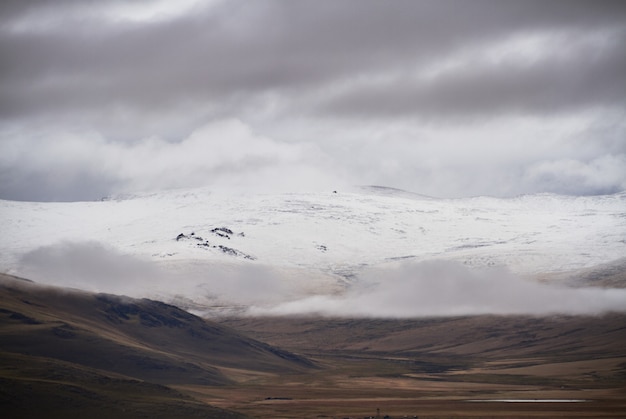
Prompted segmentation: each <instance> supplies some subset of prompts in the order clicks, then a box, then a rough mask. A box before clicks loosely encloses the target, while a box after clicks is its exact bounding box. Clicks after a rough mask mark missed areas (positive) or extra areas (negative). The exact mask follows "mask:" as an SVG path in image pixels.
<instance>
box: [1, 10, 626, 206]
mask: <svg viewBox="0 0 626 419" xmlns="http://www.w3.org/2000/svg"><path fill="white" fill-rule="evenodd" d="M625 45H626V7H625V6H623V2H621V1H596V2H590V1H573V0H572V1H549V2H546V1H521V0H520V1H510V2H498V1H484V0H472V1H449V0H438V1H391V2H380V1H341V2H331V1H254V2H241V1H222V0H214V1H206V2H204V1H194V0H181V1H178V2H168V1H163V0H153V1H144V2H140V1H132V2H128V1H118V0H110V1H98V2H96V1H78V0H61V1H58V2H47V1H33V2H18V1H6V2H2V3H1V4H0V56H2V57H3V58H2V60H1V62H0V176H2V178H3V180H5V179H8V181H7V182H6V183H4V182H3V183H4V186H2V185H0V197H4V198H20V199H35V200H37V199H78V198H82V199H90V198H92V197H93V196H95V195H98V196H99V195H106V194H109V193H114V192H116V191H117V192H119V191H124V190H128V189H130V188H134V187H154V186H155V185H158V184H159V182H162V181H163V180H164V179H166V180H167V181H166V182H165V183H167V185H168V186H196V185H198V184H199V181H198V180H199V179H205V182H209V183H211V182H213V181H214V179H222V178H224V177H226V176H227V175H228V176H230V175H231V174H232V172H233V170H239V169H241V170H243V171H244V172H246V174H245V175H244V177H247V178H249V179H253V178H254V176H253V175H252V174H251V173H252V171H253V169H254V167H253V166H254V164H252V163H250V164H248V165H245V164H244V163H245V162H250V159H245V158H243V159H240V158H237V159H236V160H237V162H239V163H240V164H239V165H234V166H233V165H228V164H226V165H222V166H219V165H216V164H210V165H209V166H210V167H211V170H206V169H205V168H204V164H205V163H204V162H202V161H196V163H195V164H196V166H195V167H191V166H190V164H189V163H188V162H187V160H188V159H186V158H184V157H182V156H179V154H180V153H174V154H175V155H176V156H178V157H179V158H180V160H178V161H174V160H173V159H172V160H171V162H170V165H171V167H176V166H177V165H178V166H180V165H181V164H185V165H186V166H185V167H187V169H188V170H186V171H185V173H183V174H181V175H180V176H178V177H177V178H176V180H175V181H171V180H170V179H171V176H167V175H166V174H167V173H169V172H168V170H166V171H165V172H163V173H160V172H158V169H159V168H163V165H162V164H161V165H159V164H154V165H153V162H152V161H142V164H143V165H145V166H146V168H145V170H144V171H143V172H141V173H137V170H136V168H134V167H133V165H136V164H137V163H136V160H135V159H137V158H141V157H142V156H144V155H145V153H143V154H142V153H138V150H144V149H146V148H150V149H152V148H154V147H156V146H155V144H156V145H158V146H159V147H160V151H157V150H153V152H151V153H148V154H149V155H150V156H152V157H154V156H155V155H160V156H164V155H166V154H167V153H168V151H171V147H172V146H171V145H170V144H171V143H178V144H180V150H187V151H189V150H193V152H198V151H203V152H207V153H209V152H210V153H211V154H212V155H213V154H215V153H217V154H219V155H220V156H221V159H222V160H224V161H226V162H229V161H230V160H229V159H231V157H232V156H230V155H226V154H225V153H224V152H222V151H220V150H221V149H222V148H223V147H224V144H225V143H227V142H228V135H229V134H230V131H228V130H226V131H225V132H224V137H223V138H222V139H221V140H219V141H218V140H216V139H215V137H216V136H215V135H212V136H209V137H210V138H208V139H206V140H203V141H204V144H203V146H202V147H200V146H198V144H196V142H194V141H195V140H193V141H192V140H190V139H191V138H193V136H194V133H195V132H197V131H198V130H202V129H203V127H206V126H207V125H210V124H213V123H215V124H217V125H218V126H220V124H223V122H224V121H233V120H236V121H240V122H241V123H242V124H243V125H245V126H246V127H248V129H249V130H250V131H251V133H252V134H251V135H250V136H249V138H248V141H247V142H245V145H244V146H243V147H242V148H240V149H241V150H245V149H247V148H249V147H252V145H253V144H257V143H258V142H259V140H258V139H259V138H263V139H264V140H263V141H265V140H268V141H269V142H270V143H271V144H273V145H272V147H271V148H272V151H271V152H270V153H269V154H264V153H256V154H255V155H254V156H255V159H256V158H258V160H259V161H260V162H261V163H259V164H257V166H261V167H262V168H264V169H267V168H268V167H269V166H271V165H275V166H276V167H282V168H284V169H289V170H291V169H292V168H293V167H294V165H296V166H298V165H302V164H303V163H304V165H305V166H307V167H311V168H312V169H311V170H307V172H306V177H307V178H316V177H321V176H318V174H319V173H326V174H329V176H335V177H336V178H337V182H340V181H348V182H354V183H375V184H379V183H385V184H389V185H391V186H397V187H403V188H408V189H413V190H418V191H420V192H425V193H428V192H431V191H429V190H426V188H427V187H428V185H434V184H435V183H437V185H436V186H432V188H433V189H435V190H438V191H443V194H445V195H457V194H459V193H479V194H507V193H524V192H536V191H545V190H546V189H545V188H552V189H551V191H554V192H565V193H585V194H586V193H602V192H603V191H609V190H619V189H620V188H622V187H623V185H624V184H626V173H623V171H621V172H620V171H619V170H615V168H614V166H615V164H614V162H615V161H621V160H623V159H624V151H623V150H622V151H618V152H616V151H614V150H608V149H605V148H603V147H602V145H601V144H604V143H605V138H604V136H603V137H601V138H599V137H594V138H591V137H589V139H588V140H586V141H587V143H588V142H590V141H591V142H593V144H594V145H593V146H587V151H588V152H587V153H586V154H585V155H584V156H581V155H580V154H581V153H580V152H579V151H578V149H577V147H578V145H576V144H574V142H575V141H574V142H572V141H569V140H564V138H566V137H567V136H568V135H569V136H572V137H576V138H578V137H580V131H588V130H591V129H594V130H596V131H595V132H599V131H598V129H604V130H605V131H606V132H605V134H603V135H607V136H609V137H612V138H617V140H615V141H617V142H619V143H621V144H623V143H624V137H623V132H624V127H623V122H614V121H623V120H624V118H623V115H624V113H626V100H625V99H624V98H625V97H626V87H625V86H626V76H624V75H625V74H626V47H625ZM592 113H593V115H592V116H589V115H591V114H592ZM518 117H530V118H534V121H532V124H530V125H533V124H534V125H542V124H544V125H545V127H547V128H545V129H530V130H529V129H528V128H527V126H528V125H529V124H526V123H525V121H522V122H519V121H517V122H515V123H516V124H521V125H514V124H511V131H515V132H517V133H519V134H517V135H518V136H519V138H518V139H516V140H511V139H507V140H506V141H511V142H513V141H528V142H530V144H529V147H535V148H538V149H541V148H542V147H543V146H541V145H539V144H538V142H539V141H544V142H546V138H547V137H541V138H540V137H539V136H537V137H535V135H540V136H544V135H546V133H545V131H550V132H549V133H548V134H549V141H547V142H548V143H549V144H552V149H549V150H547V152H546V154H545V155H542V154H540V153H537V154H536V155H534V156H532V158H531V157H529V158H526V159H524V158H521V160H516V156H508V155H507V156H504V158H503V159H502V160H501V161H500V162H498V163H497V164H496V162H495V160H493V158H492V157H491V156H489V153H487V155H485V154H484V153H482V152H483V151H485V150H486V151H487V152H489V150H491V149H493V148H494V147H493V145H494V144H495V143H497V142H499V141H502V135H503V133H502V131H501V130H500V131H498V130H490V127H491V125H490V124H494V123H495V124H501V123H502V122H501V121H503V120H506V119H507V118H518ZM578 119H581V120H585V121H587V122H588V123H589V125H590V126H588V127H576V130H578V131H579V132H578V133H575V135H572V131H573V129H572V127H571V126H572V125H573V124H574V123H572V121H574V120H578ZM494 121H495V122H494ZM563 121H565V122H563ZM428 124H435V125H433V126H429V125H428ZM559 124H561V125H559ZM227 125H228V124H227ZM534 125H533V126H534ZM574 125H575V124H574ZM591 125H593V126H591ZM611 125H615V128H614V129H609V128H606V127H609V126H611ZM423 126H429V127H431V128H432V127H434V128H435V129H434V130H431V132H429V133H427V134H424V133H423V132H422V128H423ZM556 126H559V128H555V127H556ZM477 127H478V128H477ZM597 127H600V128H597ZM602 127H604V128H602ZM429 129H430V128H429ZM450 129H452V130H453V131H455V132H458V133H461V134H463V136H464V137H465V134H468V137H473V139H471V140H469V139H467V138H463V140H462V141H465V142H475V147H470V150H477V151H479V152H480V154H476V155H473V156H472V158H473V160H474V161H475V164H476V166H475V167H473V168H471V167H469V168H468V167H466V166H463V167H460V166H459V165H457V162H456V161H455V160H454V159H455V157H454V156H452V157H450V156H449V154H448V153H449V151H448V150H449V147H448V148H446V147H443V146H434V145H433V144H434V143H439V144H449V141H448V140H447V139H446V138H447V137H448V136H449V135H450V132H448V131H449V130H450ZM589 132H590V131H589ZM390 133H391V134H393V136H391V137H390V136H389V135H390ZM477 133H480V136H481V138H478V137H479V134H477ZM523 134H527V135H526V137H525V138H524V139H522V136H523ZM67 136H71V137H78V138H80V139H81V140H80V141H82V142H83V143H85V144H87V145H91V146H92V148H93V150H98V151H97V152H98V153H100V156H101V158H100V160H98V159H95V160H94V159H93V158H91V157H89V156H88V155H86V154H85V153H84V152H81V153H78V154H77V153H75V152H74V150H73V147H75V146H76V144H77V142H76V141H74V142H69V143H68V142H67V141H65V138H66V137H67ZM357 136H360V137H358V138H357ZM506 137H509V135H506ZM407 138H410V145H411V146H410V147H409V146H408V145H405V144H404V143H405V142H406V141H407ZM155 139H156V140H155ZM458 141H461V140H458ZM190 142H191V143H194V145H193V146H189V143H190ZM294 143H297V146H301V150H300V155H301V156H313V157H312V159H309V160H306V159H307V158H308V157H302V158H301V159H294V158H287V159H284V158H276V155H282V156H284V155H285V154H290V153H291V152H290V151H285V150H286V149H289V148H290V146H291V145H293V144H294ZM424 143H427V144H424ZM57 144H58V146H57ZM129 144H130V145H129ZM390 144H395V145H398V144H400V145H401V146H399V148H392V147H391V148H390ZM79 148H80V147H79ZM512 148H516V146H513V147H512ZM305 149H307V150H305ZM591 149H592V150H591ZM51 150H53V151H54V152H53V153H52V155H54V156H59V157H60V160H61V161H63V162H65V164H58V163H57V162H56V161H54V160H53V159H52V157H49V158H45V156H44V155H42V154H41V153H43V152H44V151H46V152H49V151H51ZM229 150H230V149H229ZM279 150H283V151H284V152H283V151H279ZM311 150H312V152H310V151H311ZM554 150H562V151H563V154H562V155H555V153H554V152H553V151H554ZM407 151H408V152H407ZM94 152H95V151H92V154H93V153H94ZM425 152H426V153H437V156H436V158H431V159H430V161H438V162H440V163H438V164H437V165H432V166H428V164H426V165H424V163H423V162H424V161H425V160H424V159H421V160H420V165H419V167H416V164H415V159H414V157H415V156H416V155H417V154H418V153H419V155H420V156H424V154H423V153H425ZM220 153H221V154H220ZM291 154H292V155H293V153H291ZM381 155H384V156H385V157H386V158H385V160H384V161H383V160H382V159H381V158H380V156H381ZM407 156H408V157H407ZM431 156H432V154H431ZM450 159H452V160H450ZM156 160H159V159H156ZM192 160H193V159H192ZM287 160H288V164H285V162H286V161H287ZM485 161H486V162H487V164H486V163H485ZM567 161H571V162H573V163H572V164H568V165H567V168H568V170H569V171H568V174H567V175H566V176H560V175H559V174H558V170H556V171H553V170H552V169H553V168H558V167H565V166H563V165H564V164H565V163H564V162H567ZM263 162H265V163H263ZM276 162H278V164H275V163H276ZM320 162H324V164H325V166H323V167H322V166H320ZM594 162H595V163H594ZM594 164H596V165H597V164H606V165H608V166H601V167H596V168H595V169H593V168H594V167H595V166H594ZM220 167H222V169H223V170H222V169H220ZM505 167H506V168H507V170H508V172H506V173H504V172H502V170H503V168H505ZM576 167H578V168H581V170H583V171H584V173H583V175H582V176H583V178H584V179H585V182H583V183H584V184H585V185H587V186H585V187H584V188H581V189H580V190H576V188H575V187H574V188H572V187H571V186H568V185H567V184H568V182H569V181H570V180H571V179H576V178H577V176H578V175H577V174H576V173H570V172H571V170H575V168H576ZM590 167H591V168H592V170H591V169H590V170H588V168H590ZM468 170H469V172H468ZM594 170H595V172H594ZM274 172H275V173H274V175H275V176H277V178H279V179H285V178H287V177H291V178H293V179H296V177H294V176H292V175H291V174H290V173H284V172H280V171H279V170H277V171H274ZM479 172H480V173H481V176H480V177H476V176H475V177H474V178H473V177H472V176H474V175H469V176H468V173H479ZM546 173H552V174H550V175H546ZM594 173H597V174H598V175H597V176H596V175H594ZM133 174H134V175H137V176H138V178H133ZM286 175H289V176H286ZM553 175H554V176H556V179H553V180H549V181H548V180H546V179H549V178H550V176H553ZM151 176H152V178H151V179H149V178H150V177H151ZM268 176H269V175H268ZM487 177H489V178H492V179H509V183H510V185H509V186H507V187H504V186H502V185H497V184H494V183H493V181H490V182H485V181H484V178H487ZM261 178H263V179H267V177H263V176H262V177H261ZM589 178H591V179H592V181H588V180H589ZM595 178H602V179H603V181H602V182H596V181H593V179H595ZM407 179H414V181H413V182H408V181H407ZM433 179H446V185H443V184H442V181H441V180H438V181H433ZM464 182H469V183H470V184H471V185H470V187H468V185H466V184H464ZM497 182H500V181H499V180H498V181H497ZM270 183H271V182H270ZM589 185H591V186H589ZM597 185H600V186H597ZM442 188H443V189H442ZM460 191H461V192H460ZM54 197H57V198H54ZM59 197H60V198H59Z"/></svg>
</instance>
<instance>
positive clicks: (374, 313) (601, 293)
mask: <svg viewBox="0 0 626 419" xmlns="http://www.w3.org/2000/svg"><path fill="white" fill-rule="evenodd" d="M610 311H626V290H623V289H600V288H568V287H564V286H554V285H548V284H543V283H539V282H536V281H533V280H528V279H523V278H521V277H519V276H516V275H514V274H512V273H511V272H509V271H508V270H507V269H505V268H489V269H470V268H467V267H465V266H464V265H462V264H461V263H458V262H452V261H444V260H435V261H427V262H421V263H406V264H402V265H399V266H394V267H385V268H376V269H370V270H368V271H367V272H364V273H363V274H362V275H361V276H360V280H359V281H358V282H357V283H356V284H355V285H354V286H353V287H352V288H351V289H350V290H349V291H347V292H346V293H345V294H343V295H336V296H327V295H325V296H324V295H316V296H311V297H308V298H304V299H301V300H298V301H291V302H285V303H282V304H279V305H277V306H274V307H271V308H260V307H253V308H252V309H251V310H250V314H253V315H322V316H340V317H383V318H409V317H430V316H460V315H479V314H503V315H509V314H520V315H522V314H523V315H550V314H574V315H589V314H600V313H604V312H610Z"/></svg>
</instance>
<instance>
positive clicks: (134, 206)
mask: <svg viewBox="0 0 626 419" xmlns="http://www.w3.org/2000/svg"><path fill="white" fill-rule="evenodd" d="M0 216H1V218H2V225H3V227H2V237H1V238H0V253H1V255H2V256H1V259H0V264H1V265H0V266H2V269H3V270H8V269H11V268H14V267H15V266H16V263H17V262H18V260H19V257H20V256H21V254H23V253H26V252H29V251H32V250H34V249H36V248H38V247H41V246H49V245H53V244H55V243H58V242H62V241H97V242H101V243H104V244H107V245H110V246H112V247H114V248H116V249H118V250H119V251H120V252H122V253H126V254H132V255H137V256H142V257H148V258H151V259H153V260H156V261H160V262H162V261H167V260H187V259H198V260H203V261H214V260H215V261H220V260H228V261H233V260H235V259H237V260H240V261H241V263H263V264H269V265H281V266H297V267H305V268H308V269H315V270H321V271H328V272H332V271H335V270H336V271H338V272H343V271H351V270H354V269H358V267H359V266H364V265H368V266H369V265H377V264H381V263H387V262H390V261H394V260H400V259H409V258H410V259H415V260H425V259H432V258H444V259H455V260H459V261H462V262H463V263H465V264H469V265H507V266H509V267H510V268H511V269H512V270H514V271H516V272H520V273H535V272H545V271H562V270H568V269H575V268H582V267H589V266H593V265H595V264H599V263H605V262H609V261H611V260H613V259H617V258H619V257H623V256H624V255H626V194H624V193H620V194H615V195H605V196H591V197H571V196H559V195H551V194H542V195H526V196H519V197H515V198H510V199H499V198H490V197H476V198H466V199H435V198H429V197H424V196H421V195H417V194H410V193H407V192H404V191H400V190H394V189H391V188H381V187H366V188H363V189H362V190H360V191H356V192H347V193H346V192H342V191H329V192H327V193H285V194H273V195H272V194H228V193H224V192H211V191H210V190H207V189H195V190H182V191H181V190H176V191H168V192H162V193H153V194H146V195H138V196H134V197H130V198H125V199H111V200H106V201H98V202H75V203H33V202H12V201H0ZM225 231H228V232H229V233H225ZM181 234H182V235H183V236H184V237H185V238H187V237H189V238H190V239H189V240H181V239H180V238H179V239H178V240H177V237H179V235H181ZM200 238H202V240H200ZM220 246H221V247H220ZM227 249H232V251H229V250H227ZM240 255H246V256H248V257H241V256H240Z"/></svg>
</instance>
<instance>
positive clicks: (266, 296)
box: [19, 242, 626, 318]
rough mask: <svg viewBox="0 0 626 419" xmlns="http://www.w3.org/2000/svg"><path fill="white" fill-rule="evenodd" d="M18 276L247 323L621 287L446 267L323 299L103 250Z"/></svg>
mask: <svg viewBox="0 0 626 419" xmlns="http://www.w3.org/2000/svg"><path fill="white" fill-rule="evenodd" d="M19 274H21V275H24V276H26V277H29V278H32V279H34V280H37V281H39V282H42V283H45V284H50V285H59V286H64V287H73V288H80V289H85V290H89V291H95V292H109V293H117V294H125V295H129V296H134V297H146V296H150V297H153V298H160V299H164V300H166V301H173V302H175V303H178V304H181V303H182V304H183V305H184V306H188V307H190V308H193V309H196V310H199V311H201V312H211V306H214V305H218V306H222V305H226V306H227V307H238V308H239V309H240V310H241V309H244V310H247V312H248V313H249V314H251V315H324V316H345V317H380V318H386V317H393V318H411V317H424V316H459V315H476V314H527V315H546V314H586V315H588V314H599V313H604V312H609V311H619V312H623V311H624V310H626V290H624V289H600V288H567V287H563V286H550V285H545V284H540V283H537V282H534V281H529V280H524V279H522V278H520V277H517V276H515V275H513V274H511V273H510V272H508V271H506V270H505V269H489V270H487V269H483V270H476V269H468V268H467V267H465V266H463V265H461V264H459V263H456V262H449V261H430V262H421V263H406V264H400V265H393V266H388V267H382V268H376V269H370V270H368V271H366V272H364V273H362V274H360V275H359V276H358V278H357V280H356V282H354V284H353V285H352V287H351V288H349V289H348V290H346V291H344V292H339V293H334V294H328V291H329V289H331V288H329V287H328V286H327V287H326V288H325V289H323V290H321V291H320V290H317V291H315V290H314V289H312V288H311V284H310V283H307V282H309V279H307V278H304V280H302V278H299V277H298V276H297V275H294V273H293V272H284V271H280V270H278V269H274V268H271V267H267V266H263V265H256V264H252V265H238V264H233V265H224V264H211V263H206V264H195V265H194V264H193V263H187V264H186V265H184V267H183V268H182V269H178V270H177V269H163V267H162V266H158V265H156V264H153V263H151V262H148V261H145V260H141V259H137V258H135V257H132V256H128V255H124V254H121V253H119V252H117V251H116V250H114V249H112V248H109V247H107V246H104V245H102V244H100V243H96V242H64V243H59V244H56V245H52V246H44V247H41V248H39V249H36V250H33V251H31V252H29V253H27V254H25V255H24V256H23V257H22V259H21V268H20V272H19Z"/></svg>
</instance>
